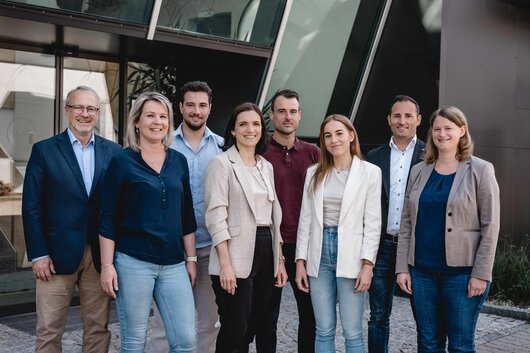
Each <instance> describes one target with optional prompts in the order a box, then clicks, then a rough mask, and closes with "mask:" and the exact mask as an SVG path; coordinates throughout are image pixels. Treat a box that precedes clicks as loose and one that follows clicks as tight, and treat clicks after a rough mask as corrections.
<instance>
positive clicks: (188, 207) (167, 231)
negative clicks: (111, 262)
mask: <svg viewBox="0 0 530 353" xmlns="http://www.w3.org/2000/svg"><path fill="white" fill-rule="evenodd" d="M196 229H197V225H196V222H195V215H194V213H193V202H192V196H191V191H190V184H189V173H188V162H187V161H186V158H185V157H184V156H183V155H182V154H181V153H179V152H177V151H175V150H173V149H168V150H167V154H166V159H165V161H164V164H163V166H162V169H161V171H160V174H158V173H157V172H156V171H155V170H153V169H152V168H151V167H150V166H149V165H147V163H145V162H144V160H143V159H142V156H141V154H140V152H136V151H134V150H132V149H131V148H126V149H124V150H122V151H121V152H120V153H118V154H116V155H115V156H114V157H113V158H112V160H111V162H110V164H109V167H108V171H107V175H106V179H105V183H104V185H103V192H102V201H101V221H100V234H101V235H102V236H103V237H105V238H108V239H112V240H114V241H115V242H116V251H119V252H122V253H125V254H127V255H129V256H132V257H134V258H137V259H139V260H142V261H147V262H151V263H155V264H158V265H172V264H177V263H179V262H182V261H184V245H183V240H182V238H183V236H184V235H187V234H189V233H193V232H195V230H196Z"/></svg>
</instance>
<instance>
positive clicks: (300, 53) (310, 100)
mask: <svg viewBox="0 0 530 353" xmlns="http://www.w3.org/2000/svg"><path fill="white" fill-rule="evenodd" d="M359 3H360V0H344V1H313V0H298V1H294V2H293V7H292V9H291V13H290V16H289V20H288V21H287V27H286V29H285V34H284V36H283V39H282V44H281V46H280V51H279V53H278V59H277V61H276V66H275V68H274V72H273V75H272V79H271V83H270V86H269V90H268V93H267V97H268V99H270V97H272V96H273V95H274V93H275V92H276V91H278V90H280V89H283V88H290V89H294V90H295V91H297V92H299V93H300V98H301V105H302V106H301V108H302V111H303V119H302V121H301V122H300V127H299V128H298V131H297V134H298V135H299V136H304V137H317V136H318V132H319V127H320V122H321V121H322V119H323V118H324V117H325V114H326V110H327V108H328V105H329V102H330V98H331V94H332V92H333V88H334V86H335V81H336V80H337V75H338V72H339V69H340V66H341V63H342V59H343V56H344V51H345V49H346V45H347V44H348V38H349V35H350V32H351V30H352V26H353V23H354V20H355V17H356V15H357V10H358V8H359Z"/></svg>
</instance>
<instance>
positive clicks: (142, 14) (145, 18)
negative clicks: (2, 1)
mask: <svg viewBox="0 0 530 353" xmlns="http://www.w3.org/2000/svg"><path fill="white" fill-rule="evenodd" d="M11 1H13V2H18V3H23V4H28V5H33V6H39V7H46V8H50V9H57V10H66V11H70V12H78V13H82V14H87V15H93V16H97V17H106V18H110V19H116V20H121V21H126V22H132V23H137V24H141V25H147V24H148V23H149V20H150V19H151V12H152V11H153V4H154V0H55V1H42V0H11Z"/></svg>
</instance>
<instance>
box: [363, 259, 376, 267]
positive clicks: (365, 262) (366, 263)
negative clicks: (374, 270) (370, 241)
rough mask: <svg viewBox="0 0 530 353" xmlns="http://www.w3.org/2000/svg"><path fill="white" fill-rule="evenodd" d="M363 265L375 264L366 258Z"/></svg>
mask: <svg viewBox="0 0 530 353" xmlns="http://www.w3.org/2000/svg"><path fill="white" fill-rule="evenodd" d="M363 265H368V266H372V267H373V266H374V264H373V262H372V261H370V260H366V259H363Z"/></svg>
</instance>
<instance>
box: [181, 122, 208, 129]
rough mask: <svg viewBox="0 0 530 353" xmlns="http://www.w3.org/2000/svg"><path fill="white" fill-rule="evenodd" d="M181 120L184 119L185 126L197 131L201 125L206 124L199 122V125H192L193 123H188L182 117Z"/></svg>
mask: <svg viewBox="0 0 530 353" xmlns="http://www.w3.org/2000/svg"><path fill="white" fill-rule="evenodd" d="M183 121H184V124H186V126H187V127H189V128H190V129H192V130H193V131H198V130H200V129H202V127H203V126H204V125H205V124H206V123H205V122H203V123H202V124H199V125H193V124H190V123H189V122H188V121H187V120H186V119H183Z"/></svg>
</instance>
